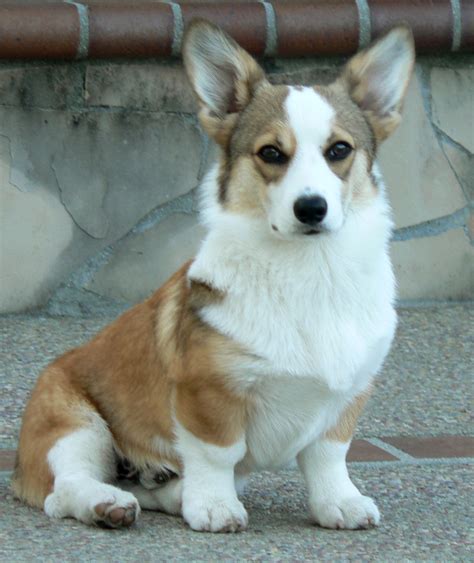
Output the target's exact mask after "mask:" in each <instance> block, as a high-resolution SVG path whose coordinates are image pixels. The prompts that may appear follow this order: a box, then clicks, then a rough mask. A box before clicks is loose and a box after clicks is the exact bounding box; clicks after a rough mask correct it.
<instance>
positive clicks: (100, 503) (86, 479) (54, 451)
mask: <svg viewBox="0 0 474 563" xmlns="http://www.w3.org/2000/svg"><path fill="white" fill-rule="evenodd" d="M48 462H49V465H50V467H51V470H52V472H53V475H54V489H53V492H52V493H51V494H50V495H48V497H47V498H46V500H45V503H44V510H45V512H46V514H47V515H48V516H51V517H53V518H66V517H73V518H76V519H77V520H80V521H81V522H84V523H86V524H93V523H97V522H104V523H105V524H107V525H109V526H112V527H119V526H129V525H130V524H131V523H132V522H133V521H135V519H136V517H137V516H138V514H139V512H140V507H139V505H138V502H137V500H136V498H135V497H134V496H133V495H132V494H130V493H128V492H125V491H121V490H120V489H118V488H117V487H113V486H112V485H109V484H106V483H104V481H108V480H110V479H112V477H113V473H114V460H113V446H112V437H111V435H110V432H109V430H108V428H107V427H106V425H105V423H104V422H103V421H102V419H100V418H99V417H94V419H93V423H92V424H91V425H90V426H88V427H87V428H81V429H80V430H76V431H75V432H72V433H71V434H69V435H67V436H65V437H64V438H61V439H59V440H58V441H57V442H56V444H55V445H54V446H53V448H51V450H50V451H49V453H48Z"/></svg>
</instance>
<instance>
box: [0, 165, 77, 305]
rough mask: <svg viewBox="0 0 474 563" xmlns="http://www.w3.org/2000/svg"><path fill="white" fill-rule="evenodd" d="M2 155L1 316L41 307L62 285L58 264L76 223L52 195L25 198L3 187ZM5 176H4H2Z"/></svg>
mask: <svg viewBox="0 0 474 563" xmlns="http://www.w3.org/2000/svg"><path fill="white" fill-rule="evenodd" d="M3 156H4V155H3V154H0V202H1V203H0V313H12V312H18V311H22V310H24V309H28V308H32V307H36V306H37V305H38V304H39V303H41V302H43V301H44V300H45V299H47V297H48V295H49V291H50V289H51V286H54V285H55V284H57V283H58V281H59V280H58V277H57V269H56V263H57V261H58V260H59V259H60V257H61V255H62V253H63V252H64V251H65V249H66V248H67V247H68V246H69V245H70V242H71V240H72V238H73V233H74V223H73V221H72V219H71V217H70V216H69V214H68V213H67V211H66V210H65V209H64V207H63V206H62V205H61V202H60V201H59V200H58V199H57V198H55V197H54V196H53V195H52V194H51V193H50V192H48V191H47V190H45V189H43V188H40V187H38V188H37V189H36V190H35V191H34V192H21V191H20V190H18V189H17V188H16V187H14V186H12V185H9V184H8V183H3V181H2V180H3V179H4V178H5V176H6V175H7V174H8V172H6V173H5V170H6V169H7V168H8V163H7V162H5V160H4V158H3ZM2 170H3V171H2Z"/></svg>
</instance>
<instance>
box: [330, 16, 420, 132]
mask: <svg viewBox="0 0 474 563" xmlns="http://www.w3.org/2000/svg"><path fill="white" fill-rule="evenodd" d="M392 31H393V30H392ZM397 31H398V33H399V34H400V35H401V36H402V37H403V38H404V41H405V42H406V44H407V45H408V46H409V48H410V50H411V51H412V54H413V56H412V62H411V68H410V70H409V72H408V73H407V74H406V80H405V82H404V84H403V89H402V92H403V94H402V96H401V98H400V103H399V105H398V106H396V107H394V108H393V109H392V110H391V111H390V112H388V113H380V112H379V111H377V109H376V105H377V104H376V100H375V99H374V98H373V96H372V95H371V93H370V90H369V87H368V81H367V77H368V72H367V69H368V68H369V67H370V66H371V65H372V64H374V57H375V56H376V47H377V44H379V43H380V42H382V41H383V40H384V39H385V36H382V37H380V38H379V39H378V40H377V41H376V42H375V43H373V44H372V45H371V46H370V47H367V48H366V49H364V50H362V51H360V52H359V53H357V55H355V56H354V57H352V58H351V59H350V61H349V62H348V64H347V65H346V68H345V69H344V71H343V73H342V76H341V78H340V80H339V81H338V82H339V84H341V85H342V86H343V88H345V89H346V90H347V91H348V92H349V94H350V96H351V98H352V99H353V100H354V102H355V103H357V104H358V105H359V106H360V107H361V108H362V109H363V113H364V115H365V118H366V119H367V122H368V123H369V124H370V126H371V128H372V130H373V132H374V135H375V138H376V139H377V142H379V143H380V142H381V141H383V140H384V139H386V138H387V137H389V136H390V135H391V134H392V133H393V132H394V131H395V129H396V128H397V127H398V125H399V123H400V121H401V111H402V103H403V100H404V98H405V94H406V91H407V89H408V84H409V81H410V76H411V74H412V72H413V66H414V61H415V57H414V51H415V46H414V40H413V34H412V32H411V30H410V28H409V27H407V26H399V27H398V28H397ZM387 62H388V61H387ZM375 64H378V63H375Z"/></svg>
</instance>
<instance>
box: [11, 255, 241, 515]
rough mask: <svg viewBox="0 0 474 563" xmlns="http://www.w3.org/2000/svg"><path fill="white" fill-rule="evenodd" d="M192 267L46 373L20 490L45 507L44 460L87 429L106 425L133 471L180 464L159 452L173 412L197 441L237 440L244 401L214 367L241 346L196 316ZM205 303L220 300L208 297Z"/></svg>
mask: <svg viewBox="0 0 474 563" xmlns="http://www.w3.org/2000/svg"><path fill="white" fill-rule="evenodd" d="M189 265H190V264H189V263H188V264H186V265H185V266H183V268H181V270H179V271H178V272H177V273H176V274H175V275H174V276H173V277H172V278H171V279H170V280H169V281H168V282H167V283H166V284H165V285H164V286H163V287H162V288H161V289H160V290H158V291H157V292H156V293H155V294H154V295H152V296H151V297H150V298H149V299H148V300H146V301H145V302H143V303H141V304H139V305H137V306H135V307H133V308H132V309H131V310H130V311H128V312H127V313H125V314H124V315H122V316H121V317H119V318H118V319H117V320H116V321H115V322H114V323H112V324H111V325H110V326H108V327H106V328H105V329H104V330H103V331H102V332H100V333H99V334H98V335H97V336H96V337H95V338H94V339H93V340H92V341H91V342H89V343H87V344H85V345H84V346H82V347H80V348H77V349H75V350H72V351H70V352H68V353H66V354H65V355H64V356H62V357H60V358H59V359H58V360H56V361H55V362H54V363H53V364H52V365H51V366H49V367H47V368H46V370H45V371H44V373H43V374H42V375H41V377H40V378H39V380H38V383H37V385H36V387H35V390H34V392H33V394H32V397H31V399H30V401H29V403H28V406H27V408H26V411H25V414H24V417H23V425H22V430H21V434H20V442H19V450H18V459H17V468H16V472H15V477H14V490H15V493H16V494H17V496H19V497H20V498H22V499H23V500H25V501H26V502H28V503H29V504H32V505H35V506H42V505H43V502H44V499H45V497H46V495H47V494H48V493H49V492H50V491H51V487H52V475H51V472H50V470H49V467H48V464H47V460H46V457H47V454H48V451H49V450H50V449H51V448H52V446H53V445H54V444H55V442H56V441H57V440H58V439H59V438H61V437H62V436H65V435H67V434H69V433H70V432H72V431H74V430H77V429H79V428H81V427H82V426H84V425H87V424H88V422H89V420H90V414H91V413H98V414H99V415H100V416H102V418H103V419H104V420H105V421H106V422H107V424H108V426H109V428H110V431H111V432H112V435H113V437H114V440H115V442H116V444H117V446H118V448H119V450H120V451H121V452H122V453H123V455H125V456H126V457H127V458H128V459H129V460H130V461H131V462H132V463H133V464H134V465H135V466H137V467H138V468H144V467H146V466H147V465H149V466H154V465H160V464H163V463H164V464H166V462H167V461H168V462H169V463H171V464H172V465H173V466H178V467H179V464H180V461H179V459H170V458H169V457H167V456H168V455H169V454H168V452H161V451H160V450H159V446H156V447H155V446H153V444H154V439H155V438H157V437H159V438H161V439H164V440H167V441H171V440H173V438H174V433H173V425H174V422H173V417H172V412H173V410H174V409H175V407H176V415H177V419H178V420H179V421H180V422H181V423H182V424H183V425H185V427H186V428H188V429H189V430H190V431H191V432H193V433H195V435H196V436H199V437H201V438H202V439H203V440H208V441H211V442H213V443H215V444H222V445H224V444H228V443H231V442H232V440H234V439H235V437H236V436H238V435H239V434H241V432H242V428H243V422H244V418H245V402H244V400H243V399H242V398H240V397H237V396H236V395H235V394H234V393H233V392H232V390H231V389H230V387H228V386H227V383H226V377H225V374H224V373H222V370H220V369H219V367H218V362H217V360H216V358H217V357H218V356H220V357H222V356H226V355H232V354H235V352H236V348H235V345H234V344H232V343H230V342H228V340H227V339H226V338H225V337H223V336H221V335H219V334H217V333H215V332H214V331H213V330H212V329H210V328H208V327H207V326H206V325H204V324H203V323H202V322H201V321H200V320H199V318H198V317H197V316H196V314H195V312H194V311H195V307H196V304H199V303H201V300H202V299H203V294H202V291H203V287H202V286H200V284H198V286H197V293H195V292H194V289H193V288H192V287H191V286H190V285H189V284H188V281H187V277H186V276H187V271H188V268H189ZM204 291H205V292H206V293H205V299H220V298H221V296H220V295H219V294H218V293H214V292H213V291H212V288H207V289H206V290H204Z"/></svg>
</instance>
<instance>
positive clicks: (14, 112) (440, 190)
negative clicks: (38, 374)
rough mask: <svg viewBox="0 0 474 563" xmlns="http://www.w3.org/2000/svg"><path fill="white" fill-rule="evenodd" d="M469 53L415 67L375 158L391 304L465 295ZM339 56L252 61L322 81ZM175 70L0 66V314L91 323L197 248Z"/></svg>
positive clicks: (194, 128)
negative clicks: (389, 224)
mask: <svg viewBox="0 0 474 563" xmlns="http://www.w3.org/2000/svg"><path fill="white" fill-rule="evenodd" d="M473 62H474V59H473V58H472V57H467V56H465V57H462V58H461V57H457V58H455V59H449V58H442V59H422V60H421V61H420V62H419V63H418V66H417V72H416V76H415V77H414V79H413V81H412V83H411V86H410V90H409V95H408V100H407V104H406V107H405V118H404V122H403V124H402V126H401V127H400V128H399V130H398V131H397V132H396V134H395V135H394V136H393V138H391V139H390V140H388V141H387V142H386V143H385V145H384V146H383V147H382V150H381V156H380V160H381V165H382V169H383V171H384V173H385V177H386V182H387V184H388V186H389V191H390V197H391V201H392V204H393V208H394V212H395V218H396V225H397V230H396V232H395V236H394V242H393V260H394V263H395V266H396V271H397V276H398V280H399V294H400V298H401V300H402V301H404V302H407V301H409V302H413V303H422V302H426V301H431V300H443V301H444V300H460V299H469V298H472V291H473V284H472V282H473V247H472V242H473V235H474V221H473V218H472V215H471V214H470V211H469V210H470V206H469V202H471V203H472V199H473V192H474V163H473V152H474V131H473V114H474V109H473V92H474V65H473ZM338 63H339V61H338V62H337V63H336V62H334V61H327V60H326V61H324V60H323V61H322V60H314V59H307V60H301V61H282V60H277V61H266V62H265V65H266V67H267V71H268V72H269V73H270V74H271V77H272V80H273V81H275V82H291V83H303V84H311V83H314V82H327V81H329V80H331V79H332V78H333V77H334V76H335V75H336V73H337V67H338ZM195 109H196V106H195V102H194V99H193V96H192V94H191V91H190V88H189V86H188V84H187V82H186V79H185V77H184V73H183V71H182V68H181V66H180V65H179V64H178V63H177V62H172V61H166V62H163V61H160V62H138V63H136V62H135V63H131V62H123V61H122V62H88V63H72V64H71V63H68V64H62V63H55V64H41V63H28V64H13V63H3V64H2V65H0V191H1V192H0V193H1V195H0V217H1V221H0V237H1V239H0V252H1V254H0V268H1V274H0V275H1V279H0V311H1V312H4V313H5V312H7V313H10V312H21V311H25V310H30V309H37V308H42V309H44V310H46V311H47V312H49V313H52V314H73V315H82V314H101V313H102V312H110V311H111V310H114V311H115V310H117V309H119V308H121V307H124V306H125V305H126V304H129V303H133V302H136V301H139V300H141V299H143V298H144V297H145V296H147V295H148V294H149V293H150V292H151V291H152V290H153V289H154V288H156V287H158V286H159V285H160V284H161V283H162V282H163V281H164V280H165V279H166V278H167V276H168V275H169V274H170V273H171V272H173V271H174V270H175V269H176V268H177V267H178V266H179V265H180V264H181V263H182V262H183V261H184V260H185V259H187V258H188V257H191V256H192V255H193V254H194V253H195V251H196V248H197V247H198V245H199V240H200V239H201V237H202V236H203V231H202V229H201V227H200V226H199V225H198V223H197V220H196V187H197V185H198V184H199V181H200V179H201V178H202V175H203V173H204V172H205V170H206V168H207V167H208V165H209V162H210V161H211V160H212V156H213V152H214V151H213V147H212V145H211V144H210V143H209V140H208V139H207V138H206V136H205V135H204V134H203V132H202V131H201V129H200V128H199V125H198V123H197V120H196V117H195V113H194V112H195Z"/></svg>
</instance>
